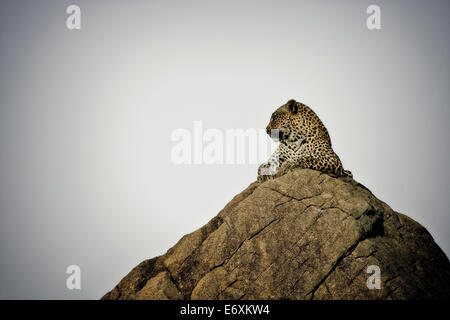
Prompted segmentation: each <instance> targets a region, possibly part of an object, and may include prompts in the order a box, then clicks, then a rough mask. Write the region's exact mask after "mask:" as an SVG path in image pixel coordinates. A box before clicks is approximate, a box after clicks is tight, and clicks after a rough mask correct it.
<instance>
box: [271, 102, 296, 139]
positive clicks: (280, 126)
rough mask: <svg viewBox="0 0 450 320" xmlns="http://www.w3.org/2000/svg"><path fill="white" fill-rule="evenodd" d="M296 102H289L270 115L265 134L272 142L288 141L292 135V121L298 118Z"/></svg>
mask: <svg viewBox="0 0 450 320" xmlns="http://www.w3.org/2000/svg"><path fill="white" fill-rule="evenodd" d="M298 107H299V106H298V102H297V101H295V100H289V101H288V102H287V103H286V104H284V105H282V106H281V107H279V108H278V109H277V110H275V112H274V113H272V117H271V118H270V122H269V124H268V125H267V127H266V132H267V134H268V135H270V136H271V137H272V139H274V140H280V141H289V140H291V138H293V137H294V136H295V135H294V125H293V123H292V120H293V119H294V118H296V117H298Z"/></svg>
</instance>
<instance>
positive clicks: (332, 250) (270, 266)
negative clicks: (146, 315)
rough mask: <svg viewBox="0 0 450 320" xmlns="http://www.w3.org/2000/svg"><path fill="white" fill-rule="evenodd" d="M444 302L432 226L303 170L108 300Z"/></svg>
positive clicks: (268, 185)
mask: <svg viewBox="0 0 450 320" xmlns="http://www.w3.org/2000/svg"><path fill="white" fill-rule="evenodd" d="M371 265H375V266H378V267H379V268H380V272H381V289H372V290H369V289H368V287H367V279H368V278H369V277H370V276H371V275H372V274H371V273H370V274H369V273H367V269H368V267H369V266H371ZM434 298H447V299H448V298H450V263H449V260H448V258H447V256H446V255H445V254H444V253H443V252H442V250H441V249H440V248H439V247H438V246H437V244H436V243H435V242H434V241H433V238H432V237H431V235H430V234H429V233H428V232H427V230H426V229H425V228H424V227H422V226H421V225H420V224H418V223H417V222H415V221H414V220H412V219H410V218H408V217H407V216H405V215H403V214H400V213H396V212H394V211H393V210H392V209H391V208H390V207H389V206H388V205H386V204H385V203H383V202H382V201H380V200H378V199H377V198H376V197H375V196H374V195H373V194H372V193H371V192H370V191H369V190H368V189H367V188H365V187H364V186H362V185H361V184H359V183H357V182H356V181H354V180H353V179H351V178H337V179H336V178H332V177H330V176H328V175H326V174H323V173H321V172H318V171H313V170H308V169H297V170H293V171H292V172H290V173H288V174H286V175H284V176H282V177H280V178H277V179H275V180H269V181H266V182H264V183H258V182H254V183H252V184H251V185H250V186H249V187H248V188H247V189H245V190H244V191H243V192H241V193H240V194H238V195H237V196H235V197H234V199H233V200H232V201H231V202H229V203H228V204H227V205H226V207H225V208H224V209H223V210H222V211H221V212H220V213H219V214H218V215H217V216H216V217H214V218H213V219H212V220H211V221H210V222H209V223H208V224H206V225H205V226H203V227H202V228H200V229H198V230H197V231H195V232H193V233H191V234H188V235H186V236H184V237H183V238H182V239H181V240H180V241H179V242H178V243H177V244H176V245H175V246H174V247H173V248H171V249H170V250H169V251H167V253H166V254H164V255H162V256H159V257H156V258H153V259H150V260H146V261H144V262H142V263H141V264H140V265H138V266H137V267H136V268H134V269H133V270H132V271H131V272H130V273H129V274H128V275H127V276H126V277H125V278H124V279H122V280H121V281H120V283H119V284H118V285H117V286H116V287H115V288H114V289H113V290H112V291H111V292H109V293H107V294H106V295H105V296H104V297H103V298H102V299H434Z"/></svg>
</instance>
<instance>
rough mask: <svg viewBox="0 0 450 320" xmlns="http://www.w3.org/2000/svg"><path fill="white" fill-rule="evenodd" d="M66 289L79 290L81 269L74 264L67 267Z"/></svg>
mask: <svg viewBox="0 0 450 320" xmlns="http://www.w3.org/2000/svg"><path fill="white" fill-rule="evenodd" d="M66 273H67V274H69V276H68V277H67V279H66V288H67V289H69V290H81V268H80V267H79V266H77V265H76V264H72V265H70V266H68V267H67V269H66Z"/></svg>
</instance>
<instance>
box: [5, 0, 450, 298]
mask: <svg viewBox="0 0 450 320" xmlns="http://www.w3.org/2000/svg"><path fill="white" fill-rule="evenodd" d="M72 4H75V5H78V6H79V8H80V10H81V29H79V30H77V29H74V30H70V29H68V28H67V25H66V20H67V18H68V17H69V14H67V13H66V9H67V7H68V6H69V5H72ZM372 4H375V5H378V6H379V7H380V10H381V29H378V30H369V29H368V28H367V25H366V20H367V18H368V16H369V15H368V14H367V13H366V9H367V7H368V6H369V5H372ZM449 13H450V3H449V2H448V1H437V0H432V1H414V0H398V1H381V0H378V1H376V0H371V1H365V0H354V1H350V0H346V1H339V2H338V1H326V0H320V1H170V0H169V1H167V0H166V1H137V0H130V1H113V0H110V1H106V0H98V1H85V0H78V1H60V0H59V1H57V0H42V1H31V0H28V1H25V0H18V1H12V0H9V1H1V2H0V282H1V283H2V285H1V286H0V298H2V299H99V298H100V297H101V296H103V295H104V294H105V293H106V292H107V291H109V290H111V289H112V288H113V287H114V286H115V285H116V284H117V283H118V282H119V281H120V279H122V278H123V277H124V276H125V275H126V274H127V273H128V272H129V271H130V270H131V269H132V268H133V267H135V266H136V265H137V264H138V263H140V262H141V261H143V260H145V259H148V258H152V257H154V256H158V255H161V254H164V253H165V252H166V251H167V250H168V249H169V248H170V247H172V246H173V245H174V244H175V243H176V242H177V241H178V240H179V239H180V238H181V237H182V236H183V235H185V234H187V233H190V232H192V231H194V230H196V229H198V228H200V227H201V226H203V225H204V224H206V223H207V222H208V221H209V220H210V219H211V218H213V217H214V216H215V215H216V214H217V213H218V212H219V211H220V210H221V209H222V208H223V207H224V206H225V205H226V203H227V202H228V201H230V200H231V199H232V198H233V196H234V195H236V194H238V193H239V192H240V191H242V190H243V189H245V188H246V187H247V186H248V185H249V184H250V183H251V182H253V181H254V180H255V179H256V172H257V168H258V163H243V164H238V163H234V164H229V163H228V164H227V163H224V164H207V163H205V161H200V163H198V164H194V163H192V164H179V163H176V161H173V152H172V151H173V148H174V147H175V146H176V145H177V142H176V141H174V140H173V133H174V132H179V130H180V129H185V130H184V131H183V132H189V133H190V134H192V137H193V136H194V134H195V124H196V123H199V122H200V123H201V125H202V129H203V131H202V132H205V131H206V130H212V131H210V132H216V133H217V132H219V133H225V132H226V130H239V129H242V130H254V131H258V130H263V129H264V128H265V127H266V125H267V123H268V122H269V118H270V115H271V113H272V112H273V111H274V110H275V109H276V108H278V107H279V106H280V105H282V104H284V103H285V102H286V101H287V100H289V99H296V100H297V101H301V102H303V103H305V104H307V105H308V106H310V107H311V108H312V109H313V110H314V111H315V112H316V113H317V114H318V116H319V117H320V118H321V120H322V121H323V122H324V124H325V126H326V127H327V129H328V131H329V133H330V136H331V140H332V143H333V148H334V150H335V152H336V153H337V154H338V155H339V157H340V158H341V160H342V162H343V164H344V167H345V169H348V170H351V171H352V173H353V175H354V178H355V179H356V180H357V181H359V182H361V183H362V184H364V185H365V186H366V187H368V188H369V189H370V190H371V191H372V192H373V193H374V194H375V195H376V196H377V197H378V198H379V199H381V200H382V201H384V202H386V203H387V204H388V205H390V206H391V207H392V208H393V209H394V210H396V211H398V212H401V213H403V214H406V215H408V216H409V217H411V218H413V219H414V220H416V221H417V222H419V223H420V224H422V225H423V226H425V227H426V228H427V230H428V231H429V232H430V233H431V234H432V236H433V238H434V239H435V241H436V242H437V244H438V245H439V246H440V247H441V248H442V249H443V250H444V252H445V253H446V254H447V256H448V255H449V253H450V235H449V233H448V229H449V223H450V216H449V205H450V200H449V193H448V192H449V185H450V170H449V155H450V144H449V142H448V138H449V133H450V129H449V128H450V127H449V125H448V123H449V120H450V106H449V101H450V96H449V95H450V94H449V87H450V86H449V80H450V69H449V57H450V46H449V41H448V32H449V24H450V22H449V19H448V16H449ZM177 130H178V131H177ZM266 139H267V141H265V142H267V143H268V141H269V137H268V136H267V137H266ZM70 265H76V266H79V268H80V270H81V289H80V290H69V289H68V288H67V286H66V280H67V278H68V276H69V275H68V274H66V269H67V267H68V266H70ZM381 272H382V269H381Z"/></svg>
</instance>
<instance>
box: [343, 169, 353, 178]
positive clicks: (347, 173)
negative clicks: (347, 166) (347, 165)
mask: <svg viewBox="0 0 450 320" xmlns="http://www.w3.org/2000/svg"><path fill="white" fill-rule="evenodd" d="M344 176H346V177H350V178H353V174H352V172H351V171H348V170H344Z"/></svg>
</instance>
